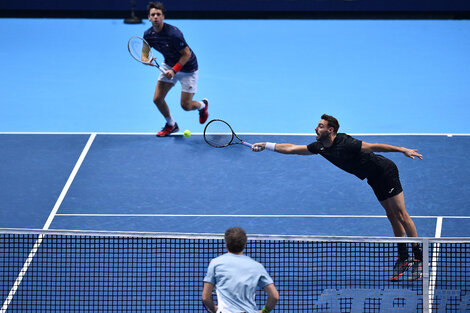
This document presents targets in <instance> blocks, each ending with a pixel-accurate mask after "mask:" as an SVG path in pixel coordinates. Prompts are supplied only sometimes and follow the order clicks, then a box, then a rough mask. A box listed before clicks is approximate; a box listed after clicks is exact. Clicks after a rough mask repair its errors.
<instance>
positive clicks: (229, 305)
mask: <svg viewBox="0 0 470 313" xmlns="http://www.w3.org/2000/svg"><path fill="white" fill-rule="evenodd" d="M246 241H247V237H246V232H245V231H244V230H243V229H242V228H240V227H231V228H229V229H227V230H226V231H225V246H226V248H227V251H228V252H227V253H225V254H223V255H221V256H219V257H217V258H215V259H212V260H211V262H210V263H209V266H208V268H207V274H206V276H205V277H204V288H203V291H202V301H203V303H204V306H205V307H206V309H207V310H208V311H209V312H211V313H216V312H217V313H240V312H245V313H259V312H261V313H269V312H271V310H273V309H274V307H275V306H276V303H277V301H278V300H279V293H278V291H277V289H276V287H275V286H274V282H273V280H272V278H271V277H270V276H269V274H268V272H267V271H266V269H265V268H264V266H263V265H262V264H261V263H259V262H257V261H255V260H253V259H251V258H250V257H249V256H246V255H244V254H243V250H244V249H245V246H246ZM214 287H215V289H216V292H217V305H215V304H214V301H213V299H212V291H213V290H214ZM258 287H259V288H263V289H264V291H265V292H266V293H267V294H268V298H267V300H266V305H265V306H264V307H263V309H262V310H258V308H257V305H256V302H255V296H256V288H258Z"/></svg>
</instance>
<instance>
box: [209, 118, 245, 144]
mask: <svg viewBox="0 0 470 313" xmlns="http://www.w3.org/2000/svg"><path fill="white" fill-rule="evenodd" d="M213 122H222V123H225V124H226V125H227V126H228V128H229V129H230V131H231V132H232V139H230V141H229V142H228V143H227V144H225V145H223V146H216V145H214V144H212V143H210V142H209V140H207V139H206V131H207V127H208V126H209V125H210V124H211V123H213ZM203 137H204V140H205V142H207V144H208V145H209V146H211V147H214V148H225V147H228V146H231V145H240V144H241V145H244V146H247V147H250V148H251V146H252V144H251V143H249V142H246V141H244V140H243V139H241V138H240V137H238V135H237V134H236V133H235V132H234V131H233V128H232V126H230V124H229V123H227V122H226V121H224V120H221V119H213V120H211V121H209V123H207V124H206V127H204V135H203ZM235 138H237V139H238V140H240V142H233V140H234V139H235Z"/></svg>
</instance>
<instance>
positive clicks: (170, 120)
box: [165, 115, 175, 126]
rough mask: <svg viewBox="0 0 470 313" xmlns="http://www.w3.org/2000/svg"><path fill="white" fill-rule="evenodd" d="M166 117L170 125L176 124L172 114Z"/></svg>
mask: <svg viewBox="0 0 470 313" xmlns="http://www.w3.org/2000/svg"><path fill="white" fill-rule="evenodd" d="M165 119H166V123H167V124H168V125H170V126H175V120H174V119H173V117H171V115H170V116H168V117H165Z"/></svg>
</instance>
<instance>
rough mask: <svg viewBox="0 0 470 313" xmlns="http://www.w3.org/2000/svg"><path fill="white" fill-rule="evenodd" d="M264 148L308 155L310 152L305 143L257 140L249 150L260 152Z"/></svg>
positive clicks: (283, 152)
mask: <svg viewBox="0 0 470 313" xmlns="http://www.w3.org/2000/svg"><path fill="white" fill-rule="evenodd" d="M265 149H268V150H272V151H276V152H279V153H282V154H299V155H310V154H312V153H311V152H310V151H309V150H308V149H307V146H306V145H294V144H292V143H272V142H258V143H255V144H254V145H253V146H252V147H251V150H253V151H255V152H260V151H263V150H265Z"/></svg>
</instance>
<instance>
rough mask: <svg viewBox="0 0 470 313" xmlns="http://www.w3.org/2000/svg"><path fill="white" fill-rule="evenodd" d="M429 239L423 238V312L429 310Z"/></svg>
mask: <svg viewBox="0 0 470 313" xmlns="http://www.w3.org/2000/svg"><path fill="white" fill-rule="evenodd" d="M429 287H430V284H429V239H426V238H424V239H423V312H429V313H431V311H430V303H429V299H430V293H429Z"/></svg>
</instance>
